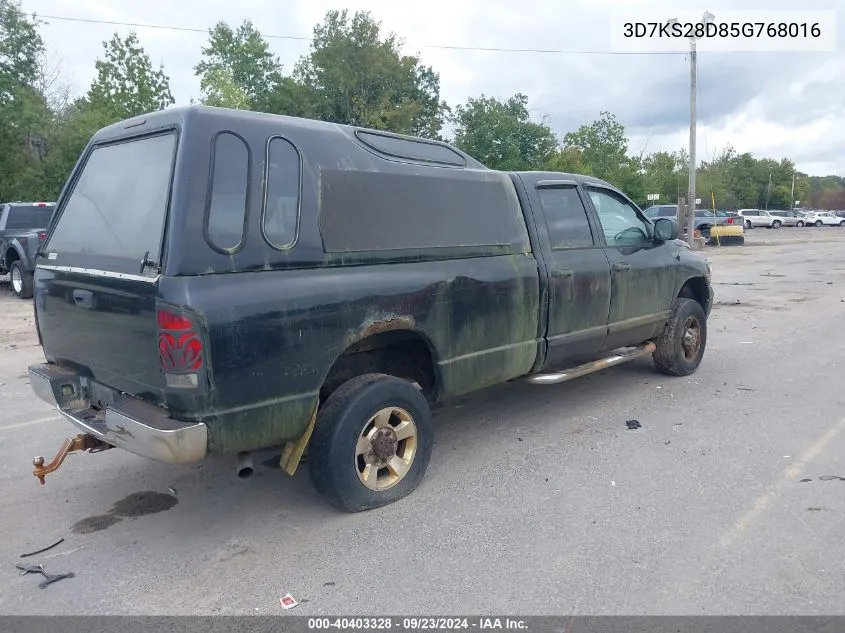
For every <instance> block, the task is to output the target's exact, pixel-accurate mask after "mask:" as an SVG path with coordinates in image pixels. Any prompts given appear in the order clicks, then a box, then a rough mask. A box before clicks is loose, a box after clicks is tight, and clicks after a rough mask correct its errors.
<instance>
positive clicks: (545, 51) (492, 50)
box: [32, 12, 684, 55]
mask: <svg viewBox="0 0 845 633" xmlns="http://www.w3.org/2000/svg"><path fill="white" fill-rule="evenodd" d="M32 15H33V16H34V17H37V18H42V19H46V20H60V21H64V22H78V23H85V24H105V25H108V26H128V27H132V28H143V29H160V30H164V31H181V32H187V33H204V34H205V33H208V31H209V29H207V28H205V29H201V28H196V27H189V26H175V25H171V24H146V23H141V22H117V21H113V20H95V19H93V18H72V17H68V16H63V15H45V14H38V13H35V12H33V14H32ZM262 37H266V38H267V39H271V40H296V41H301V42H310V41H311V38H310V37H302V36H297V35H265V34H263V33H262ZM422 48H434V49H440V50H454V51H479V52H489V53H542V54H558V55H683V54H684V53H683V52H679V51H602V50H564V49H558V48H503V47H498V46H457V45H450V44H424V45H422Z"/></svg>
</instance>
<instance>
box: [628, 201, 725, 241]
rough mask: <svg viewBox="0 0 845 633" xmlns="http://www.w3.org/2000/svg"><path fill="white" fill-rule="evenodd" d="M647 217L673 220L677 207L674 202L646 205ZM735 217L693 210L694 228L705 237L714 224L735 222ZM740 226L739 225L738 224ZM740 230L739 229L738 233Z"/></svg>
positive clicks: (705, 210)
mask: <svg viewBox="0 0 845 633" xmlns="http://www.w3.org/2000/svg"><path fill="white" fill-rule="evenodd" d="M643 213H644V214H645V216H646V217H647V218H650V219H652V220H656V219H658V218H670V219H672V220H675V219H676V218H677V214H678V207H677V205H674V204H658V205H653V206H650V207H648V208H647V209H645V210H644V211H643ZM735 221H736V220H735V218H732V217H730V216H727V215H725V216H720V215H719V214H717V213H714V212H713V211H710V210H709V209H696V210H695V230H696V231H700V232H701V236H702V237H703V238H705V239H710V229H712V228H713V227H714V226H721V225H730V224H733V223H734V222H735ZM740 226H741V225H740ZM684 229H685V227H679V229H678V230H679V231H680V232H681V233H683V232H684ZM741 233H742V231H740V234H741Z"/></svg>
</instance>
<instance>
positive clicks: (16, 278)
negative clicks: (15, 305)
mask: <svg viewBox="0 0 845 633" xmlns="http://www.w3.org/2000/svg"><path fill="white" fill-rule="evenodd" d="M9 276H10V278H11V281H12V292H14V293H15V296H16V297H17V298H18V299H31V298H32V273H30V272H27V271H26V270H24V267H23V264H21V262H20V261H14V262H12V265H11V266H10V267H9Z"/></svg>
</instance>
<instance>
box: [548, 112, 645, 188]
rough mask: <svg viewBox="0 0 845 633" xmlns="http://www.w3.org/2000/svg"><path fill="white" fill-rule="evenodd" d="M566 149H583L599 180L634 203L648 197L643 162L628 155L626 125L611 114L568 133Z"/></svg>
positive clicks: (564, 145) (564, 139)
mask: <svg viewBox="0 0 845 633" xmlns="http://www.w3.org/2000/svg"><path fill="white" fill-rule="evenodd" d="M563 147H564V148H574V149H577V150H579V151H580V152H581V155H582V157H583V161H584V165H585V166H586V167H587V169H589V170H590V172H591V173H592V174H593V175H594V176H596V177H597V178H601V179H602V180H606V181H607V182H609V183H611V184H613V185H615V186H617V187H619V189H621V190H622V191H624V192H625V193H626V194H628V195H629V196H630V197H631V198H633V199H634V200H642V199H643V198H644V197H645V184H644V183H643V179H642V177H641V174H640V165H639V160H638V159H635V158H632V157H631V156H628V138H627V137H626V136H625V126H623V125H622V124H621V123H619V122H618V121H617V120H616V117H615V116H614V115H613V114H611V113H610V112H602V113H601V115H600V117H599V119H597V120H596V121H593V122H592V123H590V124H589V125H582V126H581V127H580V128H578V129H577V130H576V131H575V132H569V133H568V134H566V136H564V138H563Z"/></svg>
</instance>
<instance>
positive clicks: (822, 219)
mask: <svg viewBox="0 0 845 633" xmlns="http://www.w3.org/2000/svg"><path fill="white" fill-rule="evenodd" d="M804 222H806V223H807V226H845V218H841V217H839V216H838V215H836V214H835V213H833V212H832V211H812V212H810V213H809V214H807V217H806V218H805V219H804Z"/></svg>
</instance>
